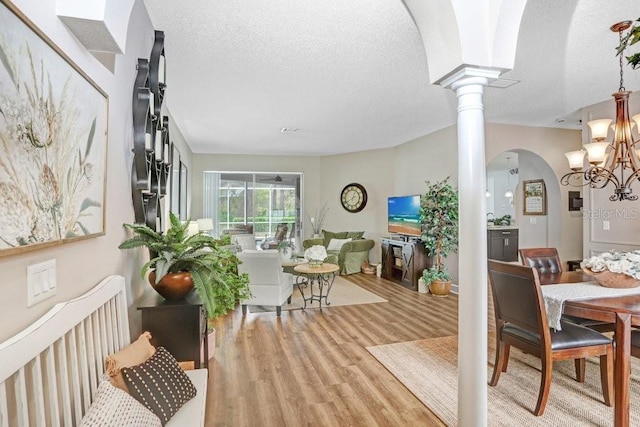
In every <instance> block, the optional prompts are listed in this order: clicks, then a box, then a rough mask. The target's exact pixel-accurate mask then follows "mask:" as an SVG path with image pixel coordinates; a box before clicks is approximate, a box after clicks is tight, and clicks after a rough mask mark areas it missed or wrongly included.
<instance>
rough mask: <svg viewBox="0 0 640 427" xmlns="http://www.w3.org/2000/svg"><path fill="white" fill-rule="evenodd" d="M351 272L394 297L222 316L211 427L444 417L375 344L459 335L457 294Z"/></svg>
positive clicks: (398, 422) (430, 421)
mask: <svg viewBox="0 0 640 427" xmlns="http://www.w3.org/2000/svg"><path fill="white" fill-rule="evenodd" d="M343 277H346V278H348V280H351V281H353V282H355V283H356V284H358V285H360V286H362V287H363V288H365V289H368V290H370V291H371V292H374V293H376V294H378V295H379V296H381V297H383V298H385V299H387V300H388V301H389V302H386V303H377V304H363V305H352V306H341V307H329V308H326V309H323V311H322V313H321V312H320V311H319V310H318V309H308V310H306V311H301V310H294V311H283V312H282V317H280V318H277V317H276V314H275V312H270V313H255V314H248V315H247V316H246V317H242V313H241V310H240V308H238V309H236V311H235V312H234V313H230V314H228V315H227V316H225V317H222V318H218V319H216V331H217V332H216V352H215V357H214V358H213V359H212V360H211V361H210V363H209V376H210V380H209V391H208V397H207V414H206V419H207V422H206V425H207V426H303V425H305V426H405V425H406V426H408V425H411V426H413V425H422V426H441V425H443V424H442V423H441V422H440V421H439V420H438V419H437V418H436V417H435V415H433V413H432V412H431V411H429V409H428V408H426V407H425V406H424V405H423V404H422V403H421V402H420V401H419V400H418V399H417V398H415V397H414V396H413V394H411V392H409V391H408V390H407V389H406V388H405V387H404V386H403V385H402V384H401V383H400V382H399V381H398V380H396V378H395V377H394V376H393V375H391V374H390V373H389V372H388V371H387V370H386V369H385V368H384V367H383V366H382V365H380V364H379V363H378V362H377V360H376V359H374V358H373V356H371V355H370V354H369V352H368V351H367V350H366V347H368V346H374V345H380V344H390V343H396V342H403V341H412V340H419V339H425V338H433V337H440V336H447V335H455V334H456V333H457V318H458V316H457V314H458V308H457V305H458V298H457V296H456V295H451V296H449V297H447V298H436V297H432V296H430V295H428V294H419V293H417V292H414V291H409V290H407V289H405V288H403V287H402V286H400V285H396V284H393V283H391V282H388V281H386V280H384V279H381V278H378V277H376V276H375V275H364V274H356V275H351V276H343ZM296 292H297V290H296ZM329 300H331V299H329Z"/></svg>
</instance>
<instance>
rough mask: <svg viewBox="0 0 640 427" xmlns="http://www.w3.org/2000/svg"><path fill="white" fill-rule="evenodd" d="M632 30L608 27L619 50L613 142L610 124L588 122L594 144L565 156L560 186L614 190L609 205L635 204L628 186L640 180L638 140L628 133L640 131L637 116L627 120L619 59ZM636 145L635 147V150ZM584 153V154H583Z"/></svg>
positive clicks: (626, 94)
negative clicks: (566, 169) (625, 34)
mask: <svg viewBox="0 0 640 427" xmlns="http://www.w3.org/2000/svg"><path fill="white" fill-rule="evenodd" d="M630 26H631V21H623V22H619V23H617V24H614V25H612V26H611V31H613V32H616V33H618V36H619V38H620V47H619V48H618V56H620V88H619V89H618V92H616V93H614V94H613V95H612V96H613V98H614V99H615V101H616V121H615V123H614V125H612V126H611V127H612V128H613V141H612V142H607V141H606V139H607V134H608V133H609V125H610V124H611V122H612V120H610V119H601V120H593V121H590V122H588V123H587V124H588V125H589V128H590V129H591V137H592V138H593V141H594V142H591V143H589V144H585V145H584V150H578V151H570V152H568V153H565V156H567V159H568V160H569V167H570V168H571V172H569V173H567V174H566V175H564V176H563V177H562V178H561V179H560V183H561V184H562V185H572V186H574V187H580V186H585V185H589V186H590V187H591V188H598V189H599V188H604V187H606V186H607V185H609V184H613V185H614V186H615V191H614V193H613V194H612V195H611V196H609V200H611V201H616V200H618V201H622V200H637V199H638V196H637V195H636V194H632V190H631V183H632V182H633V181H635V180H636V179H638V177H639V176H640V169H639V165H640V144H638V142H639V141H640V140H635V139H634V138H633V135H632V134H631V129H632V128H633V127H634V126H635V125H636V124H637V125H638V129H639V130H640V114H636V115H635V116H633V121H634V122H635V123H633V124H632V123H631V121H630V120H629V95H631V92H630V91H627V90H625V87H624V74H623V64H622V58H623V57H624V48H625V46H626V43H623V34H622V33H623V32H624V31H625V30H627V29H628V28H629V27H630ZM636 144H637V146H636ZM585 150H586V151H585ZM585 154H586V155H587V160H588V162H589V167H588V168H587V169H586V170H583V165H584V157H585Z"/></svg>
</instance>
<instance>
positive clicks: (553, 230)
mask: <svg viewBox="0 0 640 427" xmlns="http://www.w3.org/2000/svg"><path fill="white" fill-rule="evenodd" d="M507 157H509V158H510V159H509V160H507ZM490 178H493V182H492V183H491V182H490ZM508 179H511V181H506V182H505V180H508ZM537 179H542V180H543V181H544V184H545V188H546V206H547V209H546V215H525V214H524V213H523V206H522V204H523V193H522V183H523V182H524V181H529V180H537ZM490 187H492V188H493V189H494V192H493V194H490V195H488V200H487V207H488V208H487V212H490V211H491V210H490V209H489V206H493V208H494V210H496V216H498V214H499V213H503V212H512V213H513V218H514V221H513V225H515V226H517V227H518V234H519V236H518V240H519V241H518V246H519V247H520V248H533V247H561V246H562V210H561V201H562V199H561V193H560V185H559V183H558V178H557V177H556V174H555V173H554V171H553V169H552V168H551V166H549V164H548V163H547V162H546V161H545V160H544V159H543V158H542V157H540V156H539V155H538V154H536V153H534V152H532V151H528V150H522V149H512V150H509V151H505V152H502V153H500V154H498V155H497V156H495V157H494V158H492V159H491V160H490V161H489V162H488V163H487V189H488V192H489V193H491V190H490V189H489V188H490ZM506 189H512V191H513V198H512V200H511V210H509V206H507V204H508V203H509V201H508V200H507V199H508V198H507V197H505V196H504V194H505V192H506ZM491 201H493V204H491V203H490V202H491ZM576 238H579V239H582V236H581V235H580V236H576Z"/></svg>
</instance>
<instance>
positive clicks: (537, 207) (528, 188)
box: [522, 179, 547, 215]
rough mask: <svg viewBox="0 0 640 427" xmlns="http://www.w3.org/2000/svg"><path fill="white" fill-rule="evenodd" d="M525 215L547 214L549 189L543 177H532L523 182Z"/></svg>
mask: <svg viewBox="0 0 640 427" xmlns="http://www.w3.org/2000/svg"><path fill="white" fill-rule="evenodd" d="M522 191H523V196H524V197H523V201H524V202H523V204H522V209H523V211H522V213H523V214H524V215H546V214H547V189H546V187H545V185H544V180H542V179H532V180H528V181H523V182H522Z"/></svg>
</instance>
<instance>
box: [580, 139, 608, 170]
mask: <svg viewBox="0 0 640 427" xmlns="http://www.w3.org/2000/svg"><path fill="white" fill-rule="evenodd" d="M607 147H609V143H608V142H592V143H589V144H584V148H586V150H587V153H588V156H589V163H591V164H593V165H597V164H599V163H602V162H604V159H605V156H606V154H607Z"/></svg>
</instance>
